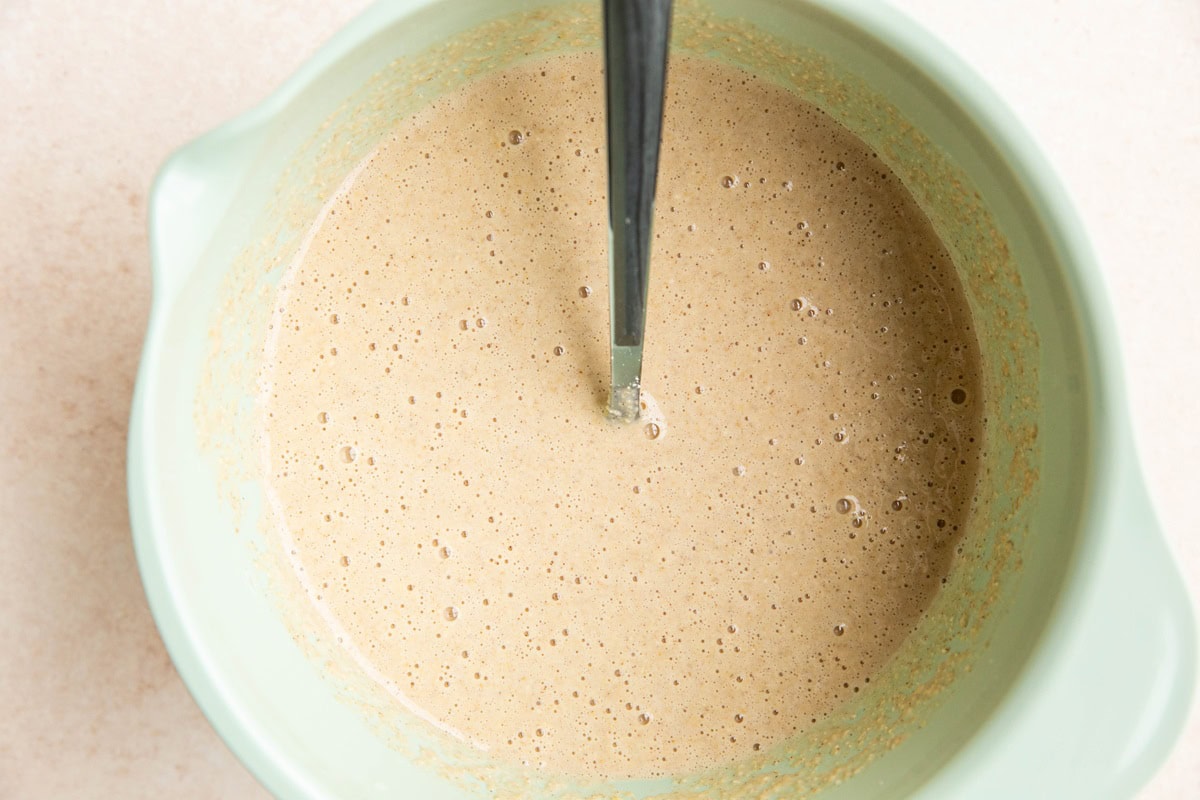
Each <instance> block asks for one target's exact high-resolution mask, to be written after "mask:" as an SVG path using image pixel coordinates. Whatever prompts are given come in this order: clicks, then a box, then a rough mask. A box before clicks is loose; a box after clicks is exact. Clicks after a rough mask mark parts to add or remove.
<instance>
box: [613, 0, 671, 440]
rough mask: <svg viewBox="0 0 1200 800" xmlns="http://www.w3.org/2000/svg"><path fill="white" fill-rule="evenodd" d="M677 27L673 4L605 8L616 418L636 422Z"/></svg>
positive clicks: (631, 2)
mask: <svg viewBox="0 0 1200 800" xmlns="http://www.w3.org/2000/svg"><path fill="white" fill-rule="evenodd" d="M670 29H671V0H605V2H604V62H605V90H606V99H607V112H608V115H607V116H608V225H609V300H610V302H609V314H610V323H611V326H612V331H611V333H612V380H613V384H612V388H613V398H612V400H611V401H610V412H612V413H613V415H615V416H619V417H625V418H632V419H636V418H637V415H638V411H639V408H640V405H639V394H640V390H639V387H640V383H641V371H642V345H643V340H644V336H645V330H646V290H647V286H648V283H649V275H650V224H651V221H652V219H653V216H654V188H655V183H656V180H657V178H658V152H659V141H660V139H661V136H662V114H663V96H664V94H665V90H666V77H667V43H668V39H669V38H670ZM630 393H632V407H631V408H630V406H629V404H630V398H629V394H630ZM621 394H624V395H625V397H624V399H622V398H621V397H620V396H619V395H621Z"/></svg>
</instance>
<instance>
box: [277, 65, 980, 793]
mask: <svg viewBox="0 0 1200 800" xmlns="http://www.w3.org/2000/svg"><path fill="white" fill-rule="evenodd" d="M599 67H600V58H599V56H598V55H597V54H595V53H588V54H582V55H568V56H558V57H554V58H550V59H542V60H537V61H533V62H529V63H526V64H525V65H523V66H520V67H518V68H515V69H511V70H508V71H504V72H501V73H498V74H494V75H491V76H489V77H486V78H484V79H482V80H478V81H476V82H474V83H471V84H469V85H468V86H466V87H465V88H463V89H462V90H460V91H458V92H456V93H453V94H451V95H449V96H446V97H443V98H442V99H440V100H438V101H437V102H435V103H433V104H432V105H431V106H430V107H428V108H427V109H426V110H425V111H423V112H422V113H420V114H418V115H416V116H414V117H412V118H410V119H406V120H403V121H401V122H400V123H399V124H398V126H397V127H396V129H395V131H394V133H393V134H392V135H391V136H390V138H388V139H387V140H386V141H385V142H384V143H383V144H382V145H381V147H380V148H379V149H378V150H377V151H376V152H375V153H374V154H373V155H372V156H371V157H370V158H369V159H367V161H366V162H365V163H364V164H363V166H362V167H361V169H360V170H359V171H358V172H357V173H356V174H355V175H354V176H353V177H352V178H351V179H350V180H349V181H348V182H347V184H346V186H345V187H344V189H343V191H342V192H341V193H340V194H339V196H338V197H336V198H335V200H334V201H333V202H332V203H331V204H330V205H329V207H328V208H327V211H326V213H325V215H324V216H323V217H322V218H321V219H320V220H319V221H318V223H317V225H316V227H315V228H314V231H313V234H312V238H311V242H310V243H309V245H308V247H307V249H306V251H305V252H304V253H302V255H301V257H300V258H299V259H298V260H297V262H296V264H295V265H294V266H293V268H292V269H291V270H290V271H289V273H288V274H287V275H286V276H285V278H284V279H283V281H282V283H281V286H280V289H279V301H278V310H277V313H276V315H275V320H274V323H273V325H272V329H271V332H270V337H269V340H268V343H267V354H268V370H267V374H268V378H269V381H268V388H267V390H266V391H265V393H264V413H263V429H262V433H263V436H264V439H265V442H266V452H267V454H268V455H267V458H268V479H269V490H270V493H271V494H272V496H273V500H274V502H275V504H276V507H277V509H278V510H279V516H280V520H281V523H282V528H283V530H282V537H283V539H282V540H283V541H284V543H285V546H286V547H287V548H288V550H289V552H290V554H291V558H292V561H293V564H294V565H295V568H296V569H297V571H298V574H299V575H301V577H302V579H303V580H304V581H305V585H306V586H307V587H308V589H309V592H310V595H311V599H312V600H313V602H315V603H317V604H318V605H319V606H320V607H322V608H323V609H324V610H325V611H326V612H327V614H328V615H329V616H330V618H331V619H333V620H336V623H337V626H338V628H339V633H340V635H341V636H342V637H343V640H344V643H345V644H346V645H347V646H348V647H353V648H354V649H355V650H356V651H357V652H358V653H360V654H361V655H362V656H363V657H364V658H365V659H367V660H368V661H369V662H370V663H371V665H372V666H373V667H374V668H375V670H377V672H378V674H379V675H380V676H382V680H383V681H384V682H385V683H386V685H387V686H388V687H389V688H390V689H391V690H392V691H393V693H395V694H397V695H398V696H400V697H402V698H403V699H404V701H405V702H406V703H407V704H408V705H410V707H412V708H415V709H417V710H418V711H419V713H420V714H421V715H422V716H424V717H425V718H427V719H429V720H431V721H433V722H434V723H436V724H437V725H439V726H440V727H442V728H443V729H444V730H446V731H449V732H450V733H452V734H454V735H457V736H460V737H462V738H464V739H466V740H468V741H470V742H473V743H475V744H476V745H477V746H479V747H481V748H485V749H487V750H488V751H489V752H491V753H493V754H495V755H496V756H497V757H498V758H501V759H505V760H516V761H521V762H525V763H528V764H531V765H534V766H538V767H540V768H543V769H545V770H547V771H549V772H553V773H563V774H570V775H577V776H590V777H619V776H650V775H662V774H675V773H681V772H687V771H693V770H698V769H704V768H707V767H710V766H713V765H714V764H716V763H720V762H724V761H730V760H735V759H738V758H741V757H745V756H747V755H749V754H750V753H751V752H753V751H755V750H759V749H761V748H766V747H769V746H771V745H773V744H776V743H778V742H780V741H783V740H785V739H787V738H788V737H791V736H793V735H795V734H797V733H799V732H801V731H803V730H804V729H805V727H806V726H808V725H810V724H812V723H813V722H814V721H816V720H817V719H818V718H820V717H821V716H822V715H824V714H826V713H827V712H828V711H829V710H830V709H832V708H834V707H835V706H837V705H839V704H841V703H844V702H846V701H847V700H849V699H851V698H853V697H854V695H855V693H857V692H859V691H860V689H861V688H862V687H863V686H864V685H865V684H867V683H868V682H869V681H870V679H871V675H872V674H873V673H874V672H875V671H876V670H877V669H878V668H879V667H880V666H881V665H882V664H883V663H884V662H885V661H886V660H887V658H888V657H889V655H890V654H891V653H893V652H894V651H895V649H896V648H897V647H898V646H899V644H900V643H901V641H902V640H903V639H904V638H905V636H906V635H907V634H908V633H909V632H910V631H911V630H912V629H913V627H914V625H915V624H916V622H917V621H918V619H919V617H920V615H921V613H922V611H923V610H924V608H925V607H926V606H927V604H928V603H929V601H930V599H931V597H932V596H933V595H934V593H935V592H936V591H937V589H938V587H939V586H940V584H941V582H942V580H943V576H944V575H945V574H946V571H947V569H948V568H949V567H950V564H951V561H952V557H953V554H954V552H955V547H956V544H957V541H958V539H959V537H960V536H961V534H962V532H963V527H964V525H965V521H966V518H967V516H968V512H969V509H970V504H971V500H972V493H973V491H974V488H975V481H976V473H977V468H978V463H979V447H980V444H981V431H982V420H981V417H980V411H979V409H980V408H981V405H982V404H981V402H980V396H979V395H980V366H979V354H978V345H977V342H976V340H975V335H974V333H973V332H972V329H971V322H970V316H969V313H968V309H967V307H966V303H965V301H964V299H963V296H962V292H961V288H960V286H959V284H958V280H957V277H956V275H955V272H954V267H953V264H952V263H951V261H950V258H949V256H948V255H947V253H946V251H945V249H944V248H943V246H942V244H941V243H940V241H939V240H938V238H937V237H936V235H935V233H934V232H933V230H932V228H931V226H930V225H929V223H928V221H927V220H926V218H925V217H924V216H923V214H922V213H921V211H920V210H919V209H918V208H917V206H916V204H915V203H914V201H913V200H912V198H911V197H910V196H909V194H908V193H907V191H906V190H905V189H904V188H903V186H901V185H900V183H899V181H898V180H897V179H896V178H895V177H894V176H893V175H892V174H891V172H890V171H889V170H888V168H887V167H886V166H884V165H883V164H882V163H881V162H880V161H879V159H878V158H877V157H876V156H875V155H874V154H873V153H872V152H870V151H869V150H868V149H867V148H866V147H865V146H864V145H863V144H862V143H861V142H860V141H859V140H858V139H856V138H855V137H854V136H852V135H851V134H850V133H848V132H847V131H846V130H844V129H842V128H840V127H839V126H838V125H837V124H835V123H834V122H832V121H831V120H830V119H829V118H828V117H826V116H825V115H824V114H823V113H822V112H821V111H819V110H818V109H816V108H815V107H813V106H811V105H808V104H806V103H804V102H803V101H801V100H799V99H798V98H797V97H795V96H793V95H791V94H789V93H788V92H787V91H785V90H783V89H781V88H777V87H775V86H772V85H769V84H767V83H764V82H761V81H759V80H757V79H755V78H753V77H751V76H749V75H747V74H745V73H743V72H740V71H737V70H735V69H733V68H731V67H726V66H722V65H719V64H716V63H712V62H707V61H702V60H695V59H687V58H676V59H674V60H673V61H672V63H671V73H670V86H669V93H668V98H667V109H666V121H665V128H664V130H665V138H664V142H663V149H662V163H661V168H660V176H659V189H658V201H657V216H656V222H655V241H654V253H653V263H652V268H651V287H650V300H649V321H648V325H647V349H646V360H645V364H646V366H645V373H644V379H643V385H644V387H645V389H646V392H647V393H648V395H649V396H648V397H647V407H646V410H645V412H644V414H643V419H642V420H641V421H640V422H639V423H638V424H636V425H631V426H626V425H621V424H620V423H614V422H610V421H608V420H606V418H605V415H604V405H605V401H606V397H605V392H606V391H607V388H608V384H607V381H608V371H607V358H608V351H607V347H608V339H607V332H608V310H607V305H606V304H607V288H606V272H607V252H606V248H607V219H606V204H605V152H604V139H603V136H604V125H603V108H604V97H603V84H602V81H601V75H600V71H599Z"/></svg>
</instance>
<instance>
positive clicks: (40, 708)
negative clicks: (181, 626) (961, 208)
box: [0, 0, 1200, 800]
mask: <svg viewBox="0 0 1200 800" xmlns="http://www.w3.org/2000/svg"><path fill="white" fill-rule="evenodd" d="M897 1H898V4H899V5H900V6H901V7H903V8H905V9H907V10H909V11H910V12H911V13H912V14H913V15H915V16H916V17H917V18H918V19H920V20H921V21H922V22H923V23H925V24H926V25H927V26H928V27H929V28H931V29H932V30H933V31H934V32H935V33H937V34H938V35H940V36H942V37H943V38H944V39H946V40H947V41H948V42H949V43H950V44H951V46H952V47H954V48H955V49H956V50H958V51H959V52H960V53H961V54H962V55H963V56H964V57H965V58H966V59H967V60H968V61H970V62H971V63H973V64H974V65H975V66H976V67H977V68H978V69H979V70H980V71H981V72H982V73H983V74H984V75H985V76H986V77H987V78H988V79H989V80H990V81H991V82H992V83H993V84H994V85H995V86H996V87H997V88H998V89H999V90H1000V92H1001V93H1002V94H1003V95H1004V96H1005V97H1006V98H1007V99H1008V100H1009V102H1010V103H1011V104H1012V105H1013V107H1014V108H1015V109H1016V111H1017V113H1018V114H1019V115H1020V116H1021V117H1022V118H1023V119H1024V120H1025V122H1026V123H1027V124H1028V125H1029V127H1030V128H1031V129H1032V130H1033V131H1034V133H1035V135H1036V136H1037V137H1038V138H1039V139H1040V140H1041V142H1042V143H1043V145H1044V147H1045V149H1046V150H1047V151H1048V153H1049V155H1050V157H1051V160H1052V161H1053V162H1054V163H1055V164H1056V165H1057V168H1058V170H1059V172H1060V173H1061V175H1062V177H1063V178H1064V180H1065V181H1066V183H1067V185H1068V187H1069V188H1070V190H1071V191H1072V193H1073V194H1074V196H1075V199H1076V201H1077V203H1078V205H1079V207H1080V210H1081V212H1082V214H1083V216H1084V218H1085V221H1086V224H1087V225H1088V227H1089V228H1090V230H1091V232H1092V234H1093V236H1094V239H1095V242H1096V245H1097V249H1098V250H1099V253H1100V255H1101V260H1102V262H1103V266H1104V268H1105V271H1106V273H1107V276H1108V280H1109V283H1110V285H1111V287H1112V292H1113V295H1114V298H1115V301H1116V305H1117V310H1118V324H1117V330H1114V331H1113V332H1112V333H1113V338H1114V340H1118V339H1119V340H1120V341H1121V343H1122V345H1123V347H1124V350H1125V354H1126V359H1127V362H1128V367H1129V373H1130V376H1131V379H1132V387H1131V392H1132V399H1133V404H1134V413H1135V417H1136V427H1137V431H1138V435H1139V439H1140V446H1141V451H1142V454H1143V458H1144V461H1145V465H1146V470H1147V472H1148V474H1149V479H1150V483H1151V486H1152V490H1153V494H1154V496H1155V499H1156V501H1157V503H1158V507H1159V510H1160V513H1161V516H1162V519H1163V521H1164V523H1165V525H1166V528H1167V531H1168V535H1169V537H1170V538H1171V540H1172V543H1173V545H1174V547H1175V550H1176V552H1177V553H1178V555H1179V557H1180V559H1181V561H1182V562H1183V564H1184V568H1185V570H1186V572H1187V574H1188V576H1189V580H1190V582H1191V585H1192V586H1193V587H1194V589H1195V588H1196V587H1200V538H1198V537H1197V531H1200V505H1197V503H1196V502H1195V487H1194V482H1195V478H1196V476H1197V473H1198V471H1200V468H1198V467H1197V465H1198V464H1200V421H1198V420H1197V419H1196V416H1195V413H1194V409H1195V408H1196V407H1197V402H1198V401H1197V399H1196V398H1197V394H1198V392H1200V356H1198V355H1197V354H1198V353H1200V322H1197V308H1200V258H1198V253H1200V219H1198V216H1200V214H1198V212H1200V5H1198V4H1197V3H1195V2H1194V1H1193V0H1160V1H1159V2H1155V3H1137V2H1134V1H1133V0H1129V2H1112V1H1111V0H1110V1H1107V2H1096V1H1095V0H1066V1H1064V2H1041V1H1040V0H1019V1H1015V2H1009V3H987V4H982V3H957V2H954V0H897ZM363 5H364V3H363V0H352V2H341V3H337V2H333V0H326V1H325V2H320V1H319V0H291V1H290V2H286V3H285V2H282V1H281V0H271V2H261V1H260V2H254V3H235V2H231V1H230V0H207V2H199V0H175V1H174V2H172V3H151V2H146V1H145V0H131V1H129V2H123V3H111V4H110V3H88V4H82V3H76V2H70V0H42V1H41V2H36V3H35V2H26V1H25V0H4V2H0V109H2V111H0V367H2V369H3V372H2V373H0V375H2V377H0V409H3V412H2V413H3V417H2V424H0V798H3V799H4V800H8V798H76V797H79V798H89V797H96V798H216V797H220V798H260V797H264V796H265V794H266V793H265V792H264V791H263V790H262V789H261V788H259V787H258V786H257V785H256V784H255V782H254V780H253V779H252V778H251V777H250V775H249V774H248V773H247V772H246V771H245V770H244V769H243V768H242V767H241V766H240V765H239V764H238V763H237V761H236V760H235V759H234V758H233V756H232V755H231V754H230V753H229V752H228V751H227V750H226V749H225V748H224V746H223V745H222V744H221V742H220V741H219V740H218V739H217V737H216V735H215V734H214V733H213V732H212V730H211V729H210V728H209V727H208V725H207V723H206V722H205V721H204V719H203V717H202V716H201V714H200V712H199V710H198V709H197V708H196V706H195V705H194V703H193V702H192V701H191V699H190V698H189V696H188V694H187V692H186V690H185V689H184V687H183V685H182V683H181V682H180V680H179V678H178V676H177V675H176V673H175V671H174V669H173V668H172V666H171V663H170V661H169V660H168V658H167V656H166V653H165V651H164V650H163V647H162V644H161V642H160V640H159V638H158V635H157V633H156V632H155V630H154V625H153V622H152V620H151V618H150V614H149V612H148V610H147V608H146V604H145V600H144V598H143V595H142V590H141V585H140V583H139V580H138V576H137V571H136V568H135V564H134V558H133V551H132V549H131V546H130V541H129V530H128V516H127V513H126V507H125V478H124V460H125V459H124V447H125V430H126V417H127V414H128V409H129V401H130V394H131V391H132V386H133V378H134V372H135V369H136V365H137V358H138V350H139V347H140V344H141V336H142V330H143V326H144V324H145V321H146V314H147V308H148V301H149V289H150V284H149V274H148V256H147V251H146V235H145V214H146V188H147V186H148V185H149V183H150V180H151V178H152V176H153V174H154V170H155V168H156V166H157V165H158V164H159V163H160V162H161V161H162V160H163V158H164V157H165V156H166V155H167V153H168V152H169V151H170V150H171V149H172V148H174V147H175V146H177V145H178V144H181V143H182V142H184V141H186V140H188V139H189V138H191V137H193V136H195V135H197V134H199V133H201V132H202V131H204V130H206V129H207V128H209V127H212V126H213V125H215V124H217V123H219V122H221V121H222V120H224V119H226V118H228V117H229V116H231V115H232V114H234V113H236V112H238V111H240V110H242V109H244V108H246V107H247V106H248V105H250V104H252V103H254V102H255V101H257V100H259V99H260V98H262V97H263V95H264V94H265V93H266V92H268V91H269V90H270V89H271V88H273V87H274V86H275V85H276V84H277V83H278V82H279V81H280V80H282V79H283V78H284V77H285V76H286V75H287V74H289V73H290V72H291V71H292V70H293V69H294V68H295V67H296V66H297V65H298V64H299V63H300V62H301V61H302V60H303V59H304V58H305V57H306V56H307V55H308V54H309V53H310V52H311V51H312V50H313V48H314V47H316V46H317V45H318V44H319V43H320V42H321V41H323V40H324V39H325V38H327V37H328V36H329V35H330V34H331V33H332V32H333V31H334V30H335V29H336V28H337V27H338V26H339V25H340V24H341V23H343V22H344V21H345V20H347V19H349V17H350V16H351V15H352V14H353V13H354V12H355V11H356V10H357V9H359V8H361V7H362V6H363ZM1139 797H1140V798H1141V800H1167V799H1168V798H1170V799H1171V800H1175V799H1176V798H1195V797H1200V714H1198V713H1197V711H1196V709H1193V714H1192V718H1191V723H1190V725H1189V727H1188V730H1187V732H1186V734H1185V738H1184V740H1183V741H1182V742H1181V744H1180V746H1179V747H1177V748H1176V750H1175V752H1174V754H1173V755H1172V757H1171V758H1170V760H1169V761H1168V762H1167V764H1166V765H1165V766H1164V768H1163V769H1162V770H1161V772H1160V773H1159V774H1158V776H1157V777H1156V778H1155V779H1154V781H1153V782H1152V783H1151V784H1150V785H1149V786H1148V787H1147V788H1146V790H1145V791H1144V792H1143V793H1142V794H1141V795H1139Z"/></svg>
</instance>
